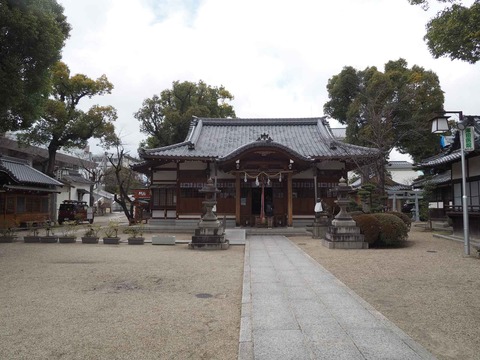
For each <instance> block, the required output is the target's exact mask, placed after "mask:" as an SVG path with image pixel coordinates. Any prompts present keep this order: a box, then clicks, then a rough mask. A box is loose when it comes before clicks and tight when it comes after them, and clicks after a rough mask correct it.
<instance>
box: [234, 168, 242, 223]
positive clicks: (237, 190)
mask: <svg viewBox="0 0 480 360" xmlns="http://www.w3.org/2000/svg"><path fill="white" fill-rule="evenodd" d="M235 196H236V198H235V224H236V226H240V225H241V224H240V200H241V199H240V196H241V189H240V173H239V172H237V177H236V178H235Z"/></svg>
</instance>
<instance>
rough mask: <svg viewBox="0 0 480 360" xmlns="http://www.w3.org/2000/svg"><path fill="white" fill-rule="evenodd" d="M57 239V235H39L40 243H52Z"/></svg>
mask: <svg viewBox="0 0 480 360" xmlns="http://www.w3.org/2000/svg"><path fill="white" fill-rule="evenodd" d="M57 241H58V236H54V235H52V236H40V242H41V243H47V244H54V243H56V242H57Z"/></svg>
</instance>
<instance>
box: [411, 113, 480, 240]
mask: <svg viewBox="0 0 480 360" xmlns="http://www.w3.org/2000/svg"><path fill="white" fill-rule="evenodd" d="M469 118H470V119H471V120H472V121H473V123H474V132H475V141H474V144H475V149H474V150H473V151H471V152H468V153H466V156H465V162H466V166H465V169H466V185H467V188H466V189H465V190H466V191H464V189H462V165H461V150H460V137H459V134H460V132H458V131H457V132H455V133H454V134H453V135H454V137H453V142H452V143H451V144H447V146H446V147H445V148H444V149H443V151H442V152H441V153H440V154H437V155H435V156H432V157H430V158H427V159H424V160H422V161H421V162H419V163H418V164H417V165H416V166H417V168H418V169H422V170H423V172H424V173H425V177H424V178H422V179H419V180H418V181H415V182H414V184H413V186H414V187H417V188H423V187H425V186H426V184H431V185H433V187H434V190H433V197H432V198H431V199H430V200H431V203H430V204H431V207H432V208H433V209H432V211H431V213H432V215H433V216H434V217H436V218H446V217H449V218H450V219H451V220H452V223H453V231H454V234H455V235H462V233H463V206H462V196H463V195H464V194H465V196H466V198H467V207H468V215H469V220H470V221H469V225H470V234H471V236H474V237H477V238H479V237H480V116H469Z"/></svg>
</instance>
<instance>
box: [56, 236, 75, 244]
mask: <svg viewBox="0 0 480 360" xmlns="http://www.w3.org/2000/svg"><path fill="white" fill-rule="evenodd" d="M58 242H59V243H61V244H71V243H75V242H77V237H76V236H60V237H59V238H58Z"/></svg>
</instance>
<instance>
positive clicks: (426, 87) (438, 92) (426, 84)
mask: <svg viewBox="0 0 480 360" xmlns="http://www.w3.org/2000/svg"><path fill="white" fill-rule="evenodd" d="M327 90H328V96H329V101H328V102H327V103H325V105H324V111H325V113H326V114H328V115H330V116H331V117H333V118H335V119H337V120H338V121H339V122H340V123H342V124H344V125H347V129H346V136H347V137H346V141H347V142H349V143H352V144H357V145H363V146H370V147H375V148H378V149H379V150H380V152H381V154H382V157H383V159H384V160H386V159H387V158H388V154H389V153H390V151H391V150H392V149H393V148H394V147H396V148H398V149H399V151H400V152H402V153H409V154H410V155H411V156H412V157H413V159H414V160H415V161H418V160H420V159H423V158H425V157H428V156H430V155H433V154H435V153H436V150H437V149H438V147H439V142H438V138H437V137H436V136H435V135H434V134H432V133H431V124H430V122H429V120H430V119H431V118H432V117H433V116H434V115H435V113H436V112H438V111H441V110H442V108H443V101H444V96H443V91H442V89H441V87H440V83H439V80H438V77H437V75H436V74H435V73H434V72H432V71H427V70H425V69H423V68H422V67H419V66H417V65H414V66H413V67H412V68H408V67H407V62H406V61H405V60H404V59H399V60H397V61H389V62H388V63H387V64H385V71H384V72H381V71H379V70H378V69H377V68H376V67H368V68H366V69H365V70H356V69H354V68H353V67H345V68H344V69H343V70H342V71H341V72H340V73H339V74H337V75H334V76H333V77H332V78H331V79H330V80H329V81H328V84H327ZM382 166H383V164H382Z"/></svg>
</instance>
